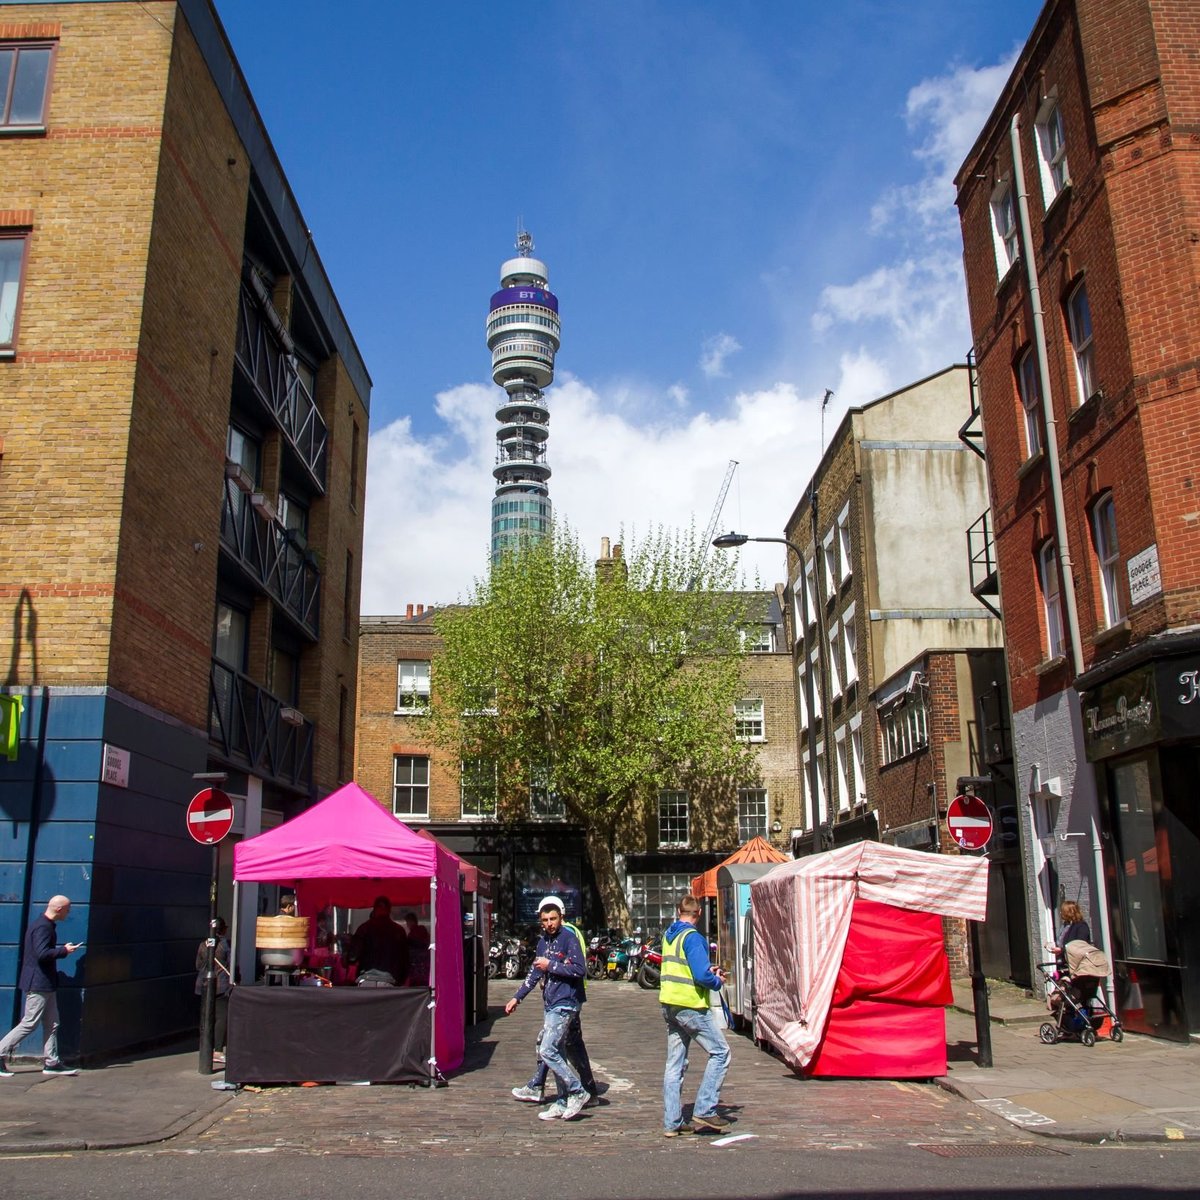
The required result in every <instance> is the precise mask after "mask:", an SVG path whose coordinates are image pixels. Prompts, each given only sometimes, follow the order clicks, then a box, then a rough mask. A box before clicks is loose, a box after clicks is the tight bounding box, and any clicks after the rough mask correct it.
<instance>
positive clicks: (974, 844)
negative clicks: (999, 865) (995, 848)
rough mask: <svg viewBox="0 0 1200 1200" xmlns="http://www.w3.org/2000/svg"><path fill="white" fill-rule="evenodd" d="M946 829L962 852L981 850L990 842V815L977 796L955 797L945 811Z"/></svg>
mask: <svg viewBox="0 0 1200 1200" xmlns="http://www.w3.org/2000/svg"><path fill="white" fill-rule="evenodd" d="M946 828H947V829H949V830H950V836H951V837H952V838H953V839H954V840H955V842H957V843H958V845H959V846H961V847H962V848H963V849H964V850H982V849H983V848H984V846H986V845H987V844H988V842H989V841H991V837H992V814H991V812H990V810H989V809H988V806H987V805H986V804H985V803H984V802H983V801H982V800H980V798H979V797H978V796H955V797H954V799H953V800H951V801H950V807H949V808H948V809H947V810H946Z"/></svg>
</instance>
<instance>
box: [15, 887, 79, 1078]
mask: <svg viewBox="0 0 1200 1200" xmlns="http://www.w3.org/2000/svg"><path fill="white" fill-rule="evenodd" d="M70 911H71V902H70V900H68V899H67V898H66V896H51V897H50V902H49V903H48V904H47V905H46V911H45V912H44V913H43V914H42V915H41V916H40V917H38V919H37V920H36V921H34V923H33V924H32V925H30V927H29V931H28V932H27V933H26V934H25V954H24V957H23V958H22V960H21V977H20V979H19V980H18V981H17V986H18V987H19V988H20V989H21V991H23V992H24V993H25V1013H24V1015H23V1016H22V1017H21V1023H20V1024H19V1025H16V1026H14V1027H13V1028H12V1029H10V1030H9V1032H8V1033H7V1034H5V1036H4V1039H3V1041H0V1075H11V1074H12V1072H11V1071H10V1070H9V1069H8V1066H7V1062H6V1060H7V1058H8V1055H9V1054H11V1053H12V1052H13V1050H15V1049H16V1047H17V1046H19V1045H20V1044H21V1043H22V1042H23V1041H24V1040H25V1039H26V1038H27V1037H28V1036H29V1035H30V1034H31V1033H32V1032H33V1031H34V1030H35V1029H36V1028H37V1026H38V1022H39V1021H40V1022H41V1023H42V1033H43V1034H44V1035H45V1043H44V1045H43V1047H42V1074H43V1075H78V1074H79V1072H78V1071H75V1070H72V1069H71V1068H69V1067H64V1066H63V1065H62V1063H61V1062H60V1061H59V1057H58V997H57V995H56V994H55V993H56V992H57V989H58V960H59V959H60V958H66V957H67V955H68V954H74V953H75V951H76V950H78V949H79V947H80V946H82V945H83V943H82V942H67V943H66V944H65V945H62V946H60V945H59V944H58V934H57V933H56V931H55V929H54V926H55V924H56V922H58V921H62V920H65V919H66V917H67V914H68V913H69V912H70Z"/></svg>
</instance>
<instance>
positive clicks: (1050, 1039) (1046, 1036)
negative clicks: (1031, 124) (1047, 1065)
mask: <svg viewBox="0 0 1200 1200" xmlns="http://www.w3.org/2000/svg"><path fill="white" fill-rule="evenodd" d="M1038 1037H1040V1038H1041V1039H1042V1041H1043V1042H1045V1043H1046V1045H1047V1046H1053V1045H1054V1043H1055V1042H1057V1041H1058V1027H1057V1026H1056V1025H1054V1024H1053V1022H1051V1021H1047V1022H1046V1023H1045V1024H1044V1025H1043V1026H1042V1027H1041V1029H1039V1030H1038Z"/></svg>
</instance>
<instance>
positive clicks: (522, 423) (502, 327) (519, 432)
mask: <svg viewBox="0 0 1200 1200" xmlns="http://www.w3.org/2000/svg"><path fill="white" fill-rule="evenodd" d="M487 344H488V349H489V350H490V351H491V352H492V381H493V382H494V383H495V384H496V385H497V386H499V387H502V388H503V389H504V399H503V400H502V401H501V402H500V406H499V407H498V408H497V409H496V420H497V421H498V422H499V426H500V427H499V428H498V429H497V430H496V466H495V469H494V470H493V471H492V474H493V475H494V476H495V477H496V494H495V496H494V498H493V499H492V561H493V562H495V561H496V560H497V559H498V558H499V557H500V556H501V555H502V554H503V553H504V552H505V550H509V549H512V548H514V547H516V546H517V545H518V544H519V543H520V542H522V541H524V540H526V539H528V538H538V537H544V536H545V535H546V534H548V533H549V532H550V490H549V488H548V486H547V480H548V479H549V478H550V466H549V464H548V463H547V462H546V442H547V440H548V438H549V436H550V412H549V409H548V408H547V407H546V397H545V396H544V395H543V394H542V389H543V388H546V387H549V386H550V384H551V383H552V382H553V380H554V355H555V353H556V352H557V350H558V346H559V321H558V298H557V297H556V296H555V295H554V293H553V292H552V291H550V289H549V288H548V287H547V274H546V264H545V263H544V262H541V261H539V260H538V259H536V258H534V257H533V238H532V237H531V236H530V235H529V234H528V233H526V232H525V231H524V230H522V231H521V232H520V233H518V234H517V257H516V258H510V259H509V260H508V261H507V262H505V263H503V264H502V265H501V267H500V290H499V291H498V292H496V293H495V294H494V295H493V296H492V303H491V306H490V308H489V310H488V321H487Z"/></svg>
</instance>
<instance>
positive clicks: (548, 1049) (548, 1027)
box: [538, 1004, 583, 1096]
mask: <svg viewBox="0 0 1200 1200" xmlns="http://www.w3.org/2000/svg"><path fill="white" fill-rule="evenodd" d="M578 1016H579V1009H577V1008H575V1007H573V1006H571V1005H569V1004H556V1005H555V1006H554V1007H553V1008H548V1009H546V1013H545V1016H544V1017H543V1018H542V1036H541V1040H540V1041H539V1042H538V1057H539V1058H540V1059H541V1060H542V1062H544V1063H545V1064H546V1066H548V1067H549V1068H550V1070H551V1071H553V1072H554V1075H555V1077H556V1078H557V1079H558V1082H559V1084H560V1088H559V1092H560V1094H561V1093H562V1090H563V1089H564V1088H565V1089H566V1093H567V1095H569V1096H576V1095H578V1094H579V1093H580V1092H582V1091H583V1084H582V1083H580V1082H579V1076H578V1075H576V1074H575V1072H574V1071H573V1070H572V1069H571V1064H570V1063H568V1062H567V1060H566V1058H564V1057H563V1043H564V1042H565V1040H566V1037H567V1032H568V1030H569V1029H570V1028H571V1022H572V1021H574V1020H575V1019H576V1018H577V1017H578Z"/></svg>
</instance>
